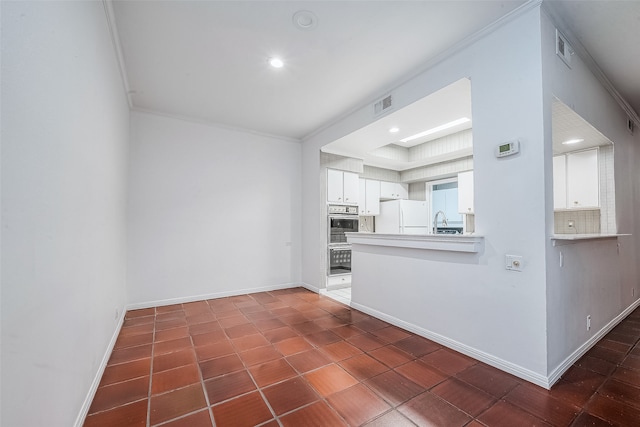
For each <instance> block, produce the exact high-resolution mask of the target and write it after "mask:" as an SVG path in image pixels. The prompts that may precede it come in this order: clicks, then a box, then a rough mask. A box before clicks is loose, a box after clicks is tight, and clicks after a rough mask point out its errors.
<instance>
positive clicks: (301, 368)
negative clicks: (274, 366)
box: [287, 349, 331, 374]
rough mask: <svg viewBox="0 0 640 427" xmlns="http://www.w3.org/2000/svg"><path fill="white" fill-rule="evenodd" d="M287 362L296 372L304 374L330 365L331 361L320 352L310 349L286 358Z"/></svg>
mask: <svg viewBox="0 0 640 427" xmlns="http://www.w3.org/2000/svg"><path fill="white" fill-rule="evenodd" d="M287 362H289V364H290V365H291V366H293V368H294V369H295V370H296V371H298V372H300V373H301V374H304V373H305V372H309V371H311V370H314V369H318V368H320V367H322V366H326V365H328V364H330V363H331V359H329V358H328V357H327V356H326V355H325V354H324V353H322V352H321V351H320V350H317V349H312V350H308V351H303V352H302V353H298V354H294V355H293V356H289V357H287Z"/></svg>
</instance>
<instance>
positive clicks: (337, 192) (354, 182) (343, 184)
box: [327, 169, 359, 204]
mask: <svg viewBox="0 0 640 427" xmlns="http://www.w3.org/2000/svg"><path fill="white" fill-rule="evenodd" d="M358 186H359V184H358V174H356V173H353V172H343V171H338V170H334V169H327V202H329V203H348V204H355V203H358V193H359V187H358Z"/></svg>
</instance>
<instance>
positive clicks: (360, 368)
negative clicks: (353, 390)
mask: <svg viewBox="0 0 640 427" xmlns="http://www.w3.org/2000/svg"><path fill="white" fill-rule="evenodd" d="M338 364H339V365H340V366H342V367H343V368H344V370H345V371H347V372H348V373H350V374H351V375H353V377H354V378H355V379H357V380H358V381H364V380H367V379H369V378H371V377H374V376H376V375H379V374H381V373H383V372H385V371H388V370H389V368H388V367H387V366H385V365H384V364H382V363H380V362H378V361H377V360H376V359H374V358H373V357H371V356H369V355H367V354H359V355H357V356H354V357H352V358H350V359H346V360H343V361H342V362H339V363H338Z"/></svg>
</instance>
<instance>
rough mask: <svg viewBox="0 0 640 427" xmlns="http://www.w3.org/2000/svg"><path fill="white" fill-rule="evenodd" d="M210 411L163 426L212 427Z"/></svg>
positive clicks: (188, 416) (203, 411) (163, 426)
mask: <svg viewBox="0 0 640 427" xmlns="http://www.w3.org/2000/svg"><path fill="white" fill-rule="evenodd" d="M212 426H213V424H212V423H211V415H210V414H209V410H208V409H204V410H202V411H200V412H196V413H195V414H191V415H187V416H185V417H182V418H178V419H177V420H175V421H170V422H168V423H166V424H162V427H212Z"/></svg>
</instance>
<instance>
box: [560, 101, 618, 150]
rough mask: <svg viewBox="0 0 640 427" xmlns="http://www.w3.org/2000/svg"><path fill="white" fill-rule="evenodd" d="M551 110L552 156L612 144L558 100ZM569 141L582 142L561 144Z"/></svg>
mask: <svg viewBox="0 0 640 427" xmlns="http://www.w3.org/2000/svg"><path fill="white" fill-rule="evenodd" d="M552 109H553V110H552V119H551V132H552V139H553V154H554V155H557V154H563V153H568V152H571V151H577V150H586V149H587V148H594V147H599V146H601V145H610V144H612V142H611V140H609V139H608V138H607V137H606V136H604V135H603V134H601V133H600V132H599V131H598V130H597V129H596V128H594V127H593V126H592V125H591V124H590V123H589V122H587V121H586V120H584V119H583V118H582V117H580V116H579V115H578V114H577V113H576V112H575V111H573V110H572V109H571V108H569V107H568V106H567V105H565V104H564V103H563V102H562V101H560V100H559V99H557V98H554V100H553V106H552ZM570 140H582V141H580V142H578V143H575V144H563V142H566V141H570Z"/></svg>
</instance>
